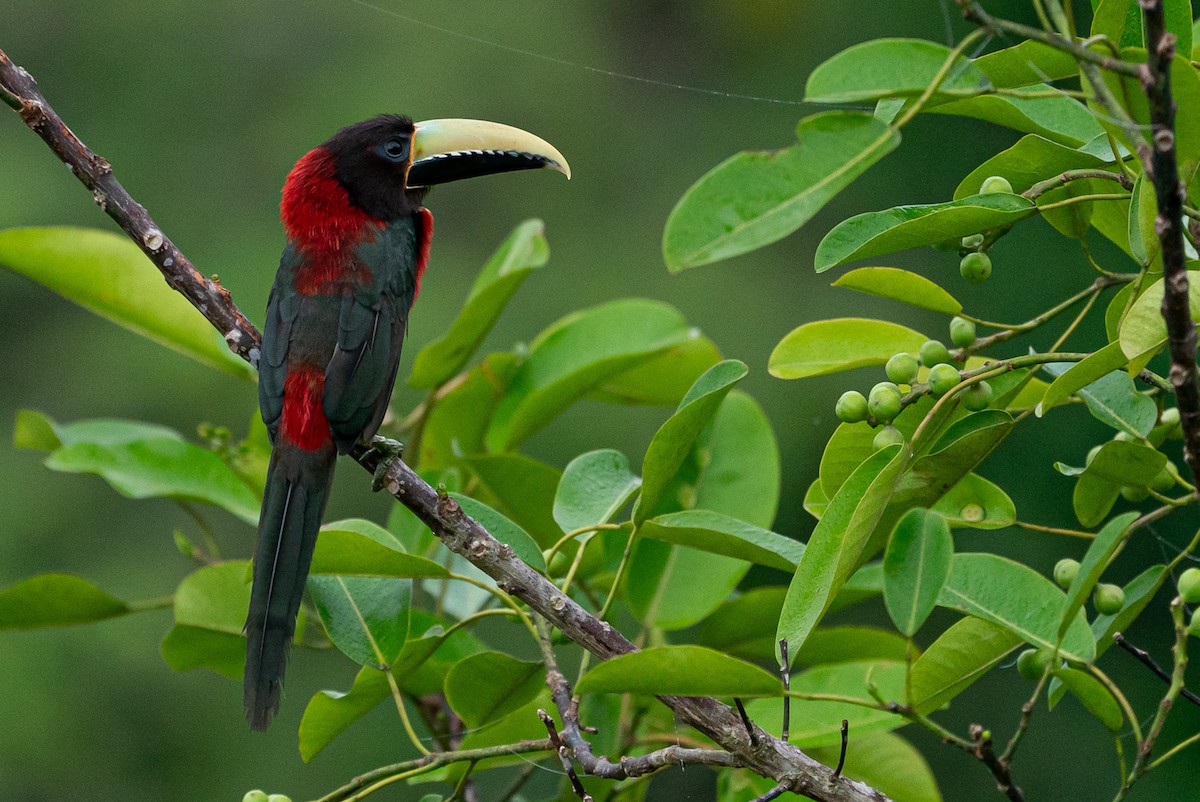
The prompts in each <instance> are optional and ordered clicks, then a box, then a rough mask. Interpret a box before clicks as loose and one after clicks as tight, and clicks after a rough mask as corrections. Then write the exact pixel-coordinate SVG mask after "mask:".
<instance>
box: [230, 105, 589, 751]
mask: <svg viewBox="0 0 1200 802" xmlns="http://www.w3.org/2000/svg"><path fill="white" fill-rule="evenodd" d="M541 167H548V168H551V169H554V170H558V171H560V172H562V173H564V174H566V175H567V177H568V178H569V177H570V170H569V167H568V166H567V162H566V160H565V159H563V157H562V154H561V153H559V152H558V151H557V150H556V149H555V148H554V147H553V146H552V145H550V144H549V143H548V142H546V141H544V140H542V139H540V138H538V137H536V136H534V135H533V134H530V133H527V132H525V131H522V130H520V129H517V128H512V127H510V126H507V125H500V124H498V123H490V122H484V121H481V120H431V121H428V122H422V123H416V124H414V123H413V122H412V120H410V119H409V118H408V117H402V116H398V115H383V116H380V117H375V118H373V119H370V120H365V121H363V122H360V123H356V124H354V125H351V126H348V127H346V128H343V129H342V130H341V131H339V132H338V133H337V134H335V135H334V136H333V137H332V138H330V139H329V140H328V141H327V142H325V143H324V144H323V145H321V146H320V147H317V148H315V149H314V150H312V151H309V152H308V153H307V154H305V155H304V156H303V157H302V158H301V159H300V160H299V161H298V162H296V166H295V167H294V168H292V171H291V173H290V174H289V175H288V177H287V181H286V182H285V183H284V186H283V201H282V203H281V205H280V217H281V218H282V220H283V226H284V229H285V230H286V232H287V239H288V242H287V247H286V248H285V249H284V251H283V257H282V259H281V260H280V264H279V272H278V273H277V274H276V276H275V285H274V287H273V288H272V290H271V296H270V300H269V301H268V303H267V321H266V325H265V327H264V328H263V338H262V353H261V357H260V360H259V380H258V399H259V406H260V408H261V410H262V417H263V421H264V422H265V423H266V425H267V430H268V432H269V433H270V436H271V443H272V450H271V462H270V466H269V467H268V468H267V482H266V490H265V492H264V494H263V505H262V512H261V514H260V516H259V524H258V545H257V547H256V549H255V556H254V586H253V589H252V591H251V594H250V612H249V615H248V617H247V618H246V641H247V642H246V673H245V705H246V718H247V719H248V720H249V722H250V726H251V727H252V728H253V729H256V730H263V729H266V727H267V725H268V724H269V723H270V721H271V717H272V716H273V715H274V713H275V711H276V710H277V709H278V707H279V694H280V689H281V687H282V683H283V673H284V669H285V667H286V664H287V656H288V650H289V648H290V646H291V640H292V634H293V632H294V631H295V628H296V614H297V612H298V611H299V609H300V601H301V597H302V596H303V595H304V584H305V579H306V578H307V576H308V569H309V566H310V564H311V562H312V555H313V548H314V546H315V545H316V540H317V530H318V529H319V528H320V526H321V516H322V514H323V513H324V510H325V502H326V500H327V499H328V497H329V488H330V484H331V482H332V479H333V467H334V460H335V459H336V457H337V455H338V454H339V453H342V454H344V453H346V452H347V451H348V450H349V449H350V448H351V447H353V446H354V445H355V444H356V443H360V442H369V441H370V440H371V438H372V436H373V435H374V434H375V432H376V430H377V429H378V428H379V424H380V422H381V421H382V420H383V416H384V413H385V412H386V411H387V407H388V401H389V399H390V398H391V394H392V385H393V384H394V382H395V380H396V368H397V366H398V365H399V362H400V347H401V345H402V344H403V341H404V334H405V330H406V328H407V326H408V313H409V309H410V308H411V307H412V304H413V301H414V300H416V297H417V292H418V291H419V290H420V286H421V276H422V274H423V273H424V272H425V265H426V262H427V261H428V259H429V243H430V237H431V236H432V234H433V215H431V214H430V213H429V210H428V209H426V208H425V207H424V206H423V205H422V201H423V200H424V198H425V194H426V192H427V191H428V189H429V187H431V186H433V185H434V184H442V183H446V182H447V181H456V180H458V179H462V178H472V177H475V176H482V175H489V174H492V173H503V172H509V171H512V170H527V169H532V168H541Z"/></svg>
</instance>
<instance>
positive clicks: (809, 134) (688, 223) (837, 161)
mask: <svg viewBox="0 0 1200 802" xmlns="http://www.w3.org/2000/svg"><path fill="white" fill-rule="evenodd" d="M899 144H900V133H899V132H898V131H895V130H893V129H891V128H889V127H888V126H887V125H885V124H884V123H882V122H880V121H879V120H876V119H875V118H874V117H872V116H871V115H870V114H863V113H860V112H847V111H831V112H826V113H823V114H816V115H813V116H811V117H805V118H804V119H802V120H801V121H800V122H799V124H798V125H797V126H796V144H794V145H792V146H790V147H787V148H783V149H781V150H776V151H744V152H742V153H738V154H736V155H734V156H732V157H730V158H729V159H726V160H725V161H724V162H722V163H721V164H719V165H717V166H716V167H714V168H713V169H712V170H710V171H709V172H708V173H706V174H705V175H704V176H703V177H701V178H700V180H699V181H697V182H696V183H695V184H693V185H692V186H691V187H690V188H689V189H688V191H687V192H685V193H684V195H683V197H682V198H680V199H679V203H677V204H676V205H675V208H674V209H672V210H671V214H670V216H669V217H668V218H667V225H666V230H665V231H664V232H663V258H664V259H665V260H666V263H667V267H668V269H670V270H672V271H676V272H677V271H679V270H683V269H685V268H688V267H696V266H698V265H703V264H708V263H710V262H716V261H718V260H721V259H728V258H730V257H732V256H738V255H740V254H743V253H746V252H747V251H752V250H754V249H756V248H761V247H762V246H764V245H768V244H770V243H772V242H775V241H777V240H779V239H782V238H783V237H786V236H787V235H788V234H791V233H792V232H793V231H795V230H796V229H798V228H799V227H800V226H802V225H804V224H805V223H806V222H808V220H809V219H811V218H812V216H813V215H814V214H816V213H817V211H819V210H820V209H821V207H823V206H824V205H825V204H826V203H828V202H829V201H830V199H831V198H833V197H834V196H835V195H837V194H838V193H839V192H841V191H842V190H843V189H845V188H846V187H847V186H848V185H849V184H850V183H851V182H852V181H854V179H856V178H858V176H860V175H862V174H863V173H864V172H866V170H867V168H869V167H870V166H871V165H873V164H875V162H877V161H879V160H880V159H881V158H883V157H884V156H886V155H887V154H888V153H890V152H891V151H893V150H895V148H896V147H897V146H898V145H899Z"/></svg>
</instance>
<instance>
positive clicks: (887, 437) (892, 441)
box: [871, 424, 904, 451]
mask: <svg viewBox="0 0 1200 802" xmlns="http://www.w3.org/2000/svg"><path fill="white" fill-rule="evenodd" d="M891 445H900V446H902V445H904V433H903V432H901V431H900V430H899V429H897V428H896V427H895V426H892V425H890V424H889V425H887V426H884V427H883V428H881V429H880V430H879V431H877V432H876V433H875V438H874V439H873V440H872V441H871V447H872V448H873V449H875V450H876V451H880V450H882V449H885V448H887V447H888V446H891Z"/></svg>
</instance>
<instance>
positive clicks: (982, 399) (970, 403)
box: [963, 382, 992, 412]
mask: <svg viewBox="0 0 1200 802" xmlns="http://www.w3.org/2000/svg"><path fill="white" fill-rule="evenodd" d="M990 403H992V386H991V385H990V384H988V383H987V382H978V383H976V384H972V385H971V386H970V387H969V388H967V391H966V392H965V393H963V406H964V407H966V408H967V409H969V410H971V411H972V412H978V411H979V410H981V409H987V406H988V404H990Z"/></svg>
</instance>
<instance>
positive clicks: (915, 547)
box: [883, 509, 954, 638]
mask: <svg viewBox="0 0 1200 802" xmlns="http://www.w3.org/2000/svg"><path fill="white" fill-rule="evenodd" d="M953 556H954V538H952V537H951V536H950V526H949V525H948V524H947V523H946V519H945V518H943V517H942V516H941V515H938V514H937V513H936V512H932V511H930V510H924V509H913V510H909V511H908V512H907V513H905V514H904V517H902V518H901V519H900V520H899V521H898V522H897V523H896V528H895V529H894V530H892V537H891V539H890V540H889V541H888V547H887V552H886V553H885V554H884V557H883V602H884V605H886V607H887V611H888V615H889V616H891V619H892V621H893V622H894V623H895V624H896V629H898V630H900V633H901V634H902V635H907V636H908V637H910V638H911V637H912V636H913V635H915V634H916V633H917V630H919V629H920V628H921V625H922V624H924V623H925V619H926V618H928V617H929V614H930V613H931V612H933V608H934V606H935V605H936V604H937V599H938V594H939V593H941V590H942V586H943V585H944V584H945V583H946V577H947V576H949V575H950V560H951V558H952V557H953Z"/></svg>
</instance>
